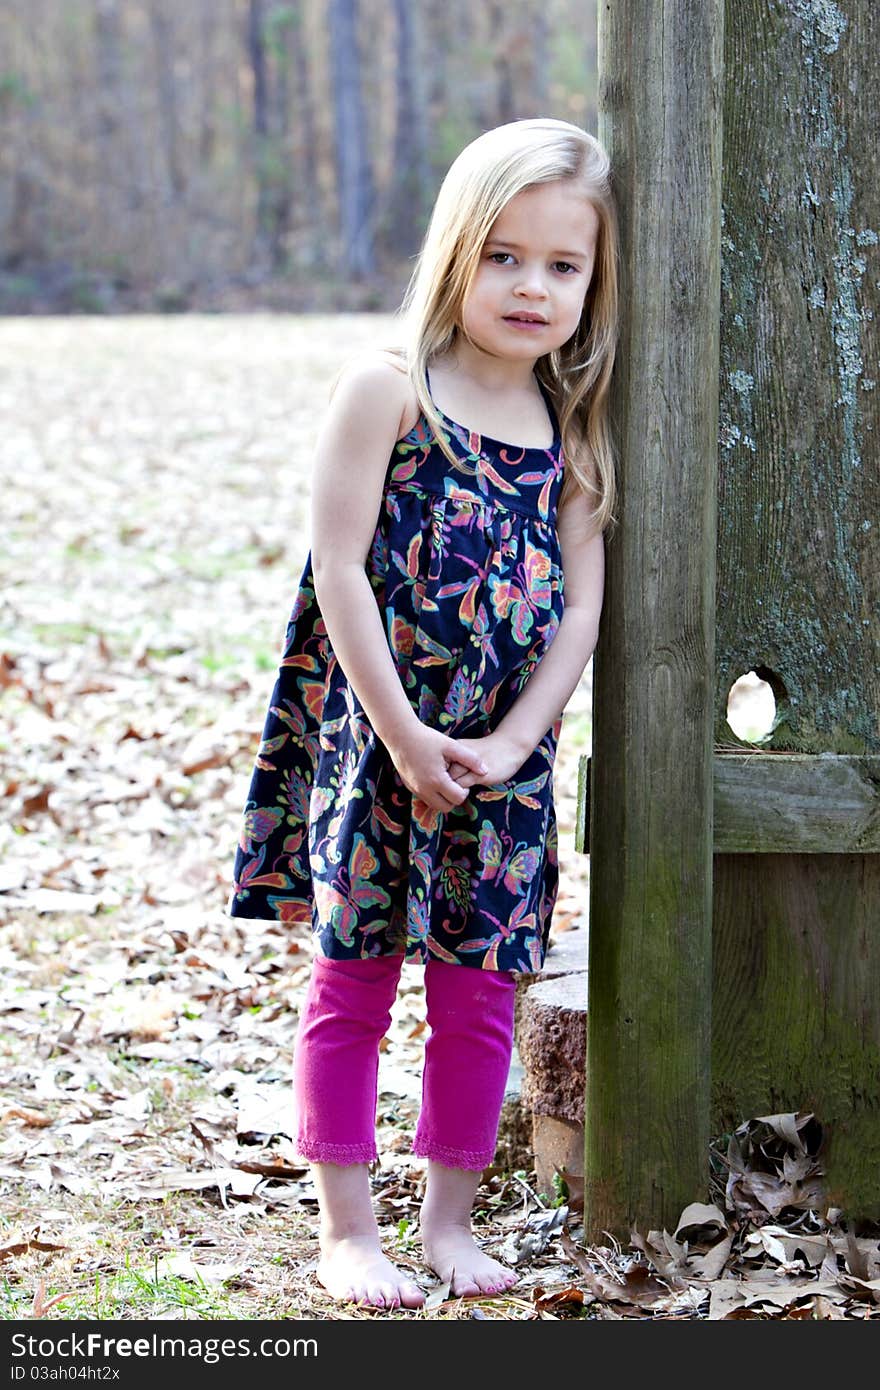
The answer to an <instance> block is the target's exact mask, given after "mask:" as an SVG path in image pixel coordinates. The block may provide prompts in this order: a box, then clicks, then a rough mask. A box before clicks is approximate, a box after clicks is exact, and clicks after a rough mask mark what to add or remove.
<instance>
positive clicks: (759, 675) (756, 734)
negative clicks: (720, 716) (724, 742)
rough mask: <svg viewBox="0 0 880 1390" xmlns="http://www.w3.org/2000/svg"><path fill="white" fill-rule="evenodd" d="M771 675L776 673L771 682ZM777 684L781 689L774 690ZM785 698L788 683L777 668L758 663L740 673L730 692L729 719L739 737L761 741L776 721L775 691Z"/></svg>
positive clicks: (749, 740)
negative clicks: (772, 668) (769, 667)
mask: <svg viewBox="0 0 880 1390" xmlns="http://www.w3.org/2000/svg"><path fill="white" fill-rule="evenodd" d="M768 676H773V677H774V680H773V683H772V684H771V682H770V680H768V679H767V677H768ZM774 685H777V686H778V687H780V688H781V689H780V690H778V691H777V692H776V693H774ZM777 693H781V694H782V696H783V698H784V693H785V687H784V686H783V685H782V681H781V680H780V679H779V677H778V676H776V675H775V673H774V672H770V671H768V670H767V668H766V667H765V666H758V667H755V668H753V669H752V670H751V671H747V672H746V674H745V675H744V676H740V677H739V679H738V680H735V681H734V683H733V685H732V686H731V687H730V691H729V692H728V696H727V722H728V724H729V725H730V727H731V729H732V730H733V732H734V733H735V734H736V736H737V738H741V739H744V740H745V742H746V743H760V742H761V740H762V739H765V738H767V737H768V736H769V735H770V734H771V733H772V731H773V728H774V727H775V724H776V695H777Z"/></svg>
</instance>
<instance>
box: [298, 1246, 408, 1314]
mask: <svg viewBox="0 0 880 1390" xmlns="http://www.w3.org/2000/svg"><path fill="white" fill-rule="evenodd" d="M317 1274H318V1279H319V1281H320V1283H322V1284H323V1285H324V1288H325V1289H326V1290H327V1292H328V1293H330V1294H332V1295H333V1297H334V1298H338V1299H341V1300H342V1301H343V1302H344V1303H361V1304H364V1303H365V1304H368V1305H369V1306H371V1307H374V1308H400V1307H403V1308H419V1307H421V1305H422V1304H423V1303H424V1301H425V1295H424V1292H423V1291H422V1290H421V1289H420V1288H419V1286H418V1284H414V1283H413V1282H412V1280H411V1279H407V1278H405V1277H404V1275H403V1274H401V1272H400V1270H399V1269H398V1268H397V1267H396V1265H393V1264H392V1263H391V1261H390V1260H389V1259H387V1258H386V1256H385V1255H383V1253H382V1249H381V1247H380V1245H379V1241H378V1237H376V1236H373V1235H371V1234H370V1233H365V1234H363V1235H352V1236H346V1237H343V1238H342V1239H333V1238H332V1237H326V1236H325V1237H322V1239H321V1259H320V1260H319V1262H318V1270H317Z"/></svg>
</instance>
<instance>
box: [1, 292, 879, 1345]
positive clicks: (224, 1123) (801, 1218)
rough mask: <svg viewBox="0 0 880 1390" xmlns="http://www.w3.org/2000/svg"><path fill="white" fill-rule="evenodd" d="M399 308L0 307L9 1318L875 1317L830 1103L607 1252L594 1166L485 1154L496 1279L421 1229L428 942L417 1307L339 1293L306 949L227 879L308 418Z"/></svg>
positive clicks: (392, 1229)
mask: <svg viewBox="0 0 880 1390" xmlns="http://www.w3.org/2000/svg"><path fill="white" fill-rule="evenodd" d="M390 337H391V321H390V319H383V318H377V317H374V316H368V315H338V316H332V317H309V316H299V317H271V316H268V315H235V316H205V317H188V318H185V317H181V318H137V319H129V320H126V319H107V320H104V319H100V318H97V319H87V318H72V319H34V320H26V319H21V320H7V321H6V322H5V323H4V325H3V329H2V334H0V358H2V363H0V365H2V381H3V386H2V388H0V389H2V398H3V404H4V406H5V411H4V415H5V419H6V421H7V427H6V431H5V435H4V439H3V442H2V445H0V448H2V455H0V465H2V485H3V495H4V510H5V517H6V534H5V545H4V548H3V552H2V554H0V569H2V586H0V587H2V591H3V601H2V610H0V698H2V716H0V788H2V790H3V794H4V800H5V804H6V806H7V814H6V816H5V817H4V820H3V823H2V825H0V964H2V986H0V1072H2V1082H0V1085H2V1089H0V1311H2V1316H4V1317H7V1318H21V1317H46V1318H96V1317H97V1318H114V1319H126V1318H143V1317H150V1318H162V1317H167V1318H180V1317H194V1318H228V1317H232V1318H240V1319H250V1318H340V1317H345V1318H358V1317H374V1316H383V1317H400V1318H435V1319H444V1318H445V1319H459V1318H474V1317H479V1318H486V1319H498V1318H501V1319H551V1318H572V1317H584V1318H596V1317H598V1318H621V1317H629V1316H637V1317H651V1318H670V1317H675V1318H681V1317H685V1318H700V1319H702V1318H726V1317H727V1318H729V1317H759V1318H769V1317H774V1318H776V1317H792V1318H809V1319H812V1318H839V1317H873V1316H877V1315H878V1312H880V1309H878V1304H880V1277H878V1276H880V1243H878V1239H877V1233H876V1232H867V1233H865V1232H862V1233H859V1234H856V1233H854V1232H852V1231H848V1230H846V1229H845V1228H844V1227H843V1225H842V1224H841V1222H840V1220H839V1216H838V1213H836V1212H834V1211H833V1210H832V1211H829V1210H828V1209H827V1208H826V1207H825V1204H824V1203H823V1201H822V1192H821V1163H820V1159H819V1157H818V1151H819V1147H820V1135H819V1132H818V1126H817V1125H816V1123H815V1121H814V1120H812V1119H811V1118H810V1117H809V1116H773V1117H765V1118H763V1119H755V1120H753V1121H751V1122H749V1124H747V1125H744V1126H743V1127H742V1129H741V1130H740V1131H738V1132H737V1134H736V1135H733V1136H724V1137H723V1139H720V1140H719V1142H718V1144H717V1146H716V1148H715V1150H714V1152H713V1191H712V1194H711V1196H712V1199H713V1200H712V1202H711V1203H709V1204H695V1205H693V1206H692V1207H689V1208H687V1210H686V1211H685V1212H684V1213H682V1217H681V1220H680V1221H679V1223H678V1226H677V1229H676V1230H675V1231H674V1232H647V1231H646V1232H633V1233H632V1239H631V1241H630V1243H629V1246H628V1247H627V1248H622V1247H621V1246H620V1245H619V1244H618V1243H616V1242H614V1241H611V1240H609V1243H608V1244H607V1245H590V1246H587V1245H585V1244H584V1241H583V1226H582V1222H581V1219H580V1213H581V1210H582V1194H580V1193H579V1191H578V1187H577V1183H576V1182H575V1181H574V1180H573V1179H571V1180H570V1183H569V1185H566V1184H565V1182H560V1188H559V1193H558V1196H557V1199H556V1201H555V1203H551V1202H549V1201H548V1200H547V1199H546V1198H543V1197H541V1196H540V1195H539V1194H538V1193H537V1191H536V1190H535V1185H534V1180H533V1174H532V1173H531V1172H530V1171H529V1170H528V1168H523V1169H519V1170H516V1171H506V1170H502V1169H497V1170H496V1169H491V1170H488V1171H487V1172H486V1174H484V1180H483V1184H482V1187H481V1190H480V1194H479V1198H478V1203H477V1210H476V1220H477V1224H478V1229H479V1232H480V1234H481V1236H482V1238H483V1241H484V1243H485V1245H486V1248H487V1249H488V1250H489V1251H490V1253H492V1254H495V1255H497V1256H498V1257H499V1258H502V1259H506V1260H507V1261H508V1262H509V1263H511V1264H514V1265H515V1266H516V1268H517V1270H518V1272H519V1273H520V1281H519V1283H518V1285H517V1286H516V1287H515V1288H514V1289H513V1290H512V1291H511V1292H510V1294H508V1295H506V1296H503V1297H496V1298H491V1299H489V1298H486V1299H480V1300H473V1299H468V1300H464V1299H454V1298H450V1297H449V1290H448V1288H444V1287H443V1286H442V1285H440V1284H439V1283H438V1281H437V1280H436V1279H432V1278H431V1277H430V1276H427V1275H425V1273H424V1270H423V1269H422V1267H421V1265H420V1263H419V1259H418V1255H419V1242H418V1225H417V1214H418V1203H419V1197H420V1193H421V1190H422V1185H423V1180H424V1167H425V1164H424V1160H421V1159H417V1158H414V1157H413V1155H412V1154H410V1152H409V1144H410V1140H411V1136H412V1131H413V1128H414V1124H415V1118H416V1114H417V1108H418V1097H419V1084H420V1082H419V1078H420V1065H421V1053H422V1048H423V1031H424V1028H425V1023H424V1008H423V1004H424V1000H423V994H422V990H421V972H420V970H419V969H418V968H417V967H409V966H408V967H405V969H404V973H403V979H402V986H401V991H400V995H399V998H398V1001H397V1005H396V1007H395V1012H394V1017H393V1023H392V1029H391V1031H390V1033H389V1036H388V1038H387V1040H386V1044H385V1047H384V1051H383V1054H382V1058H381V1065H380V1097H379V1139H380V1148H381V1157H380V1162H379V1164H378V1165H377V1166H376V1169H375V1172H374V1193H375V1203H376V1211H377V1215H378V1217H379V1220H380V1223H381V1225H382V1228H383V1232H384V1235H385V1238H386V1248H387V1249H388V1252H389V1254H391V1255H392V1257H393V1258H394V1259H395V1260H397V1262H398V1263H399V1264H401V1265H402V1266H404V1267H406V1268H407V1269H408V1270H409V1272H411V1273H412V1274H413V1275H414V1276H415V1277H416V1278H418V1279H420V1280H421V1281H422V1282H423V1285H424V1287H425V1288H426V1289H427V1290H428V1291H429V1299H428V1304H427V1306H426V1307H425V1308H424V1309H422V1310H417V1311H407V1310H399V1311H395V1312H387V1313H382V1314H381V1315H379V1314H376V1313H370V1312H366V1311H363V1310H358V1309H355V1308H348V1309H343V1308H340V1307H339V1306H338V1305H336V1304H334V1303H332V1302H331V1300H330V1299H329V1298H328V1297H327V1296H326V1295H325V1294H324V1292H323V1290H322V1289H321V1287H320V1285H318V1284H317V1282H316V1280H315V1278H314V1268H315V1263H316V1257H317V1247H316V1242H315V1225H316V1202H315V1196H314V1191H313V1188H312V1185H311V1183H310V1180H309V1173H308V1169H307V1166H306V1165H305V1164H303V1163H302V1162H301V1161H300V1160H299V1158H298V1156H297V1154H296V1153H295V1152H294V1151H293V1150H292V1147H291V1143H290V1138H289V1125H290V1114H289V1063H290V1056H291V1047H292V1040H293V1034H294V1030H295V1026H296V1018H297V1009H298V1007H299V1001H300V999H301V998H302V993H303V989H304V981H305V979H306V978H307V975H308V970H309V961H310V951H311V943H310V941H309V940H308V939H307V938H306V937H305V936H304V935H302V934H300V935H297V934H296V933H292V932H291V930H290V929H289V928H284V929H283V930H282V929H281V928H280V927H278V926H276V925H275V924H262V923H256V922H254V923H248V922H244V921H241V920H236V921H233V920H232V919H230V918H228V917H227V916H226V914H225V911H224V907H225V902H226V899H227V895H228V891H229V873H230V869H231V865H232V854H233V849H234V844H235V838H236V834H237V827H238V816H239V813H240V810H241V805H242V802H243V799H244V797H245V795H246V791H247V780H248V777H249V773H250V766H251V762H252V759H253V755H254V752H255V749H256V746H257V742H258V739H259V733H260V729H261V727H262V720H263V715H264V711H265V704H266V699H267V696H268V693H269V690H270V689H271V683H272V680H273V679H274V675H273V672H274V669H275V666H276V663H277V659H278V654H279V650H280V644H281V641H282V638H283V633H284V627H285V624H286V621H287V616H288V612H289V607H290V602H291V598H292V594H293V592H294V591H295V588H296V584H297V582H298V579H299V575H300V573H301V569H302V566H303V563H304V561H305V557H306V553H307V549H308V540H307V529H306V527H307V518H308V495H309V485H310V476H311V469H312V466H313V458H312V447H313V443H314V439H315V437H316V434H317V429H318V425H319V422H320V418H321V412H322V410H323V407H324V405H325V402H326V399H327V391H328V386H329V383H330V380H331V378H332V375H333V373H334V371H335V370H336V368H337V366H338V365H339V364H340V363H341V361H342V360H343V358H344V357H345V356H346V354H347V353H349V352H352V351H355V350H356V349H357V348H358V347H359V346H361V345H367V344H371V343H377V342H378V343H382V342H387V341H389V340H390ZM590 679H591V673H590V670H589V669H588V671H587V673H586V674H585V677H584V680H583V681H582V683H581V686H580V688H579V690H578V691H577V692H576V694H575V695H574V697H573V698H572V701H571V703H570V706H569V709H568V710H567V712H566V716H565V720H564V724H563V733H562V739H561V742H560V749H559V758H558V761H557V767H556V774H555V788H556V801H557V811H558V817H559V824H560V867H561V874H562V884H561V891H560V896H559V902H558V906H557V910H556V913H555V917H554V933H555V934H559V933H561V932H563V931H566V930H572V929H581V930H583V929H585V925H586V924H585V912H586V900H587V869H588V861H587V860H586V859H585V857H584V856H582V855H579V854H577V853H576V852H575V850H574V843H573V838H574V820H575V793H576V785H577V759H578V756H579V755H580V754H581V753H582V752H584V751H585V750H587V749H588V747H589V738H590V721H589V711H590Z"/></svg>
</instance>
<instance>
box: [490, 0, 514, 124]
mask: <svg viewBox="0 0 880 1390" xmlns="http://www.w3.org/2000/svg"><path fill="white" fill-rule="evenodd" d="M508 11H509V6H508V5H507V4H506V3H504V4H498V3H497V2H496V3H493V4H492V5H491V6H490V9H489V20H490V25H491V32H492V33H493V34H494V35H497V36H498V40H499V42H498V48H497V50H496V53H495V75H496V79H497V83H498V87H497V97H496V102H497V105H496V120H497V122H498V124H499V125H505V124H506V123H507V122H508V121H513V120H515V119H516V112H515V110H514V102H513V72H512V70H511V61H510V30H509V28H508V25H507V23H506V20H507V16H508Z"/></svg>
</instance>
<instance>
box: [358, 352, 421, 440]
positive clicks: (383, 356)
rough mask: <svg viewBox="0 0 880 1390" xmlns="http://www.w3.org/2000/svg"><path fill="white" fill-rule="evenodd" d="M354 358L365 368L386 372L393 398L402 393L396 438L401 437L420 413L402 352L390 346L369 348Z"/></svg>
mask: <svg viewBox="0 0 880 1390" xmlns="http://www.w3.org/2000/svg"><path fill="white" fill-rule="evenodd" d="M356 360H357V361H358V362H360V363H361V364H362V366H363V367H364V368H366V369H367V370H370V369H371V368H375V367H377V366H378V367H379V368H380V370H382V369H384V370H385V371H386V372H387V376H388V383H389V386H390V387H391V388H392V389H393V390H394V394H395V398H396V399H399V398H400V396H401V394H402V397H403V399H402V408H401V412H400V420H399V423H398V430H397V438H398V439H403V438H404V437H405V436H406V435H408V434H409V432H410V430H412V429H414V428H415V426H416V424H417V423H418V420H419V417H420V416H421V413H422V408H421V406H420V405H419V398H418V396H417V395H416V389H415V387H414V386H413V384H412V382H411V381H410V377H409V372H408V371H407V368H406V362H405V360H404V357H403V354H402V353H396V352H394V351H393V350H392V349H390V348H370V349H368V350H367V351H365V352H362V353H361V354H360V355H359V356H358V358H357V359H356Z"/></svg>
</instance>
